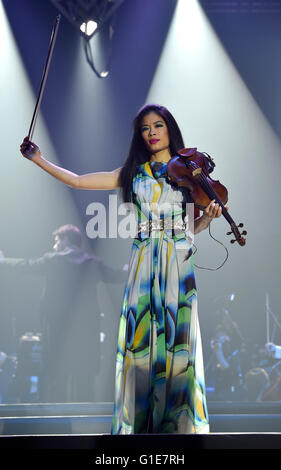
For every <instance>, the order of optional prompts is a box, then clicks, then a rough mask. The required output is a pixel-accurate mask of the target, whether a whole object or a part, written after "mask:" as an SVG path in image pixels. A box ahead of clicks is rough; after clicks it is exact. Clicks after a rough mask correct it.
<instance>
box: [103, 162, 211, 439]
mask: <svg viewBox="0 0 281 470" xmlns="http://www.w3.org/2000/svg"><path fill="white" fill-rule="evenodd" d="M166 166H167V163H166V162H156V161H150V162H146V163H143V164H141V165H139V166H138V167H137V174H136V175H135V177H134V179H133V184H132V196H133V202H134V204H135V206H136V208H137V215H138V222H143V221H144V220H148V219H151V218H152V216H153V213H154V210H155V207H156V206H157V207H159V205H160V206H162V204H164V203H168V205H167V206H168V209H167V210H165V217H168V218H173V220H174V221H175V220H177V219H178V218H181V219H182V212H183V207H184V206H186V202H188V201H187V199H186V196H185V193H184V192H183V191H182V190H181V189H180V188H178V189H175V187H173V186H172V185H171V184H170V183H169V181H168V179H167V174H166ZM164 207H166V206H165V204H164ZM161 215H162V216H163V214H160V217H161ZM151 233H153V236H151V235H149V234H148V233H139V234H138V236H136V237H135V238H134V239H133V244H132V248H131V255H130V261H129V273H128V280H127V283H126V286H125V289H124V297H123V302H122V309H121V316H120V323H119V332H118V340H117V355H116V376H115V399H114V409H113V417H112V427H111V434H143V433H173V434H174V433H179V434H188V433H209V420H208V412H207V405H206V390H205V379H204V369H203V355H202V345H201V335H200V328H199V322H198V314H197V291H196V281H195V276H194V265H193V254H192V244H191V241H190V239H189V237H187V234H186V232H185V231H183V230H180V231H178V233H176V234H175V232H174V231H172V229H171V228H170V229H168V228H167V229H166V228H165V229H164V230H163V229H162V230H156V231H154V232H151ZM187 255H188V256H187Z"/></svg>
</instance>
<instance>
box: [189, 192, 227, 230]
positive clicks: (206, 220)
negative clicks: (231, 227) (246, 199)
mask: <svg viewBox="0 0 281 470" xmlns="http://www.w3.org/2000/svg"><path fill="white" fill-rule="evenodd" d="M225 208H226V210H228V209H229V207H228V206H225ZM221 213H222V208H221V206H220V205H219V204H218V203H215V199H213V200H212V201H211V202H210V204H209V205H208V206H207V207H206V208H205V209H204V212H203V215H201V217H198V218H197V219H195V220H194V234H196V233H199V232H201V231H202V230H205V229H206V228H207V227H208V226H209V225H210V222H211V221H212V220H213V219H215V218H217V217H220V216H221Z"/></svg>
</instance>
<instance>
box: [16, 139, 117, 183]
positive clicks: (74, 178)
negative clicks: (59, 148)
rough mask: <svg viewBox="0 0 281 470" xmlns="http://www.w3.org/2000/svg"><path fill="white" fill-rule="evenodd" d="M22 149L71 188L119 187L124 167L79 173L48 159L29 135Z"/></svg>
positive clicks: (37, 163)
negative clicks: (120, 174)
mask: <svg viewBox="0 0 281 470" xmlns="http://www.w3.org/2000/svg"><path fill="white" fill-rule="evenodd" d="M20 150H21V153H22V155H23V156H24V157H26V158H27V159H28V160H31V161H33V162H34V163H36V165H38V166H39V167H40V168H42V169H43V170H44V171H46V172H47V173H49V174H50V175H52V176H53V177H54V178H56V179H58V180H59V181H62V183H64V184H66V185H67V186H70V187H71V188H75V189H96V190H105V189H108V190H110V189H116V188H119V173H120V170H121V168H122V167H120V168H117V169H116V170H113V171H100V172H97V173H87V174H85V175H77V174H76V173H72V172H71V171H69V170H66V169H65V168H61V167H59V166H57V165H55V164H54V163H51V162H49V161H48V160H46V158H44V157H43V156H42V154H41V151H40V149H39V147H38V146H37V145H36V144H34V143H33V142H31V141H30V140H28V138H27V137H26V138H25V139H24V141H23V143H22V144H21V146H20Z"/></svg>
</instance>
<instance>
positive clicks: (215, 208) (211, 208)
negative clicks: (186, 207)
mask: <svg viewBox="0 0 281 470" xmlns="http://www.w3.org/2000/svg"><path fill="white" fill-rule="evenodd" d="M215 201H216V200H215V199H213V200H212V201H211V202H210V204H208V206H207V207H206V208H205V209H204V212H203V217H204V218H208V219H209V221H210V222H211V220H212V219H215V218H216V217H220V216H221V215H222V207H221V206H220V204H218V203H216V202H215ZM225 209H226V210H227V211H228V209H229V207H228V206H225Z"/></svg>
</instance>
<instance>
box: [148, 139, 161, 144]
mask: <svg viewBox="0 0 281 470" xmlns="http://www.w3.org/2000/svg"><path fill="white" fill-rule="evenodd" d="M156 142H159V139H151V140H150V141H149V143H150V144H156Z"/></svg>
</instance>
